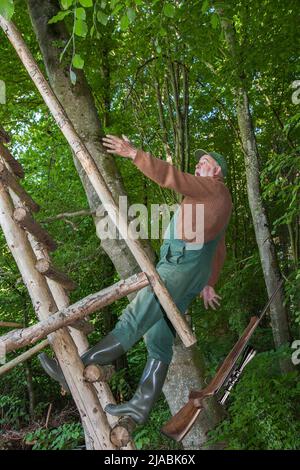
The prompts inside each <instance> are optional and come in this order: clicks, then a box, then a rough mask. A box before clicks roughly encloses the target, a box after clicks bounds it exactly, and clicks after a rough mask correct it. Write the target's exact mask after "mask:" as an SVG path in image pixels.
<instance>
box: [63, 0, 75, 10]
mask: <svg viewBox="0 0 300 470" xmlns="http://www.w3.org/2000/svg"><path fill="white" fill-rule="evenodd" d="M72 4H73V0H61V6H62V8H63V9H64V10H67V9H68V8H70V6H71V5H72Z"/></svg>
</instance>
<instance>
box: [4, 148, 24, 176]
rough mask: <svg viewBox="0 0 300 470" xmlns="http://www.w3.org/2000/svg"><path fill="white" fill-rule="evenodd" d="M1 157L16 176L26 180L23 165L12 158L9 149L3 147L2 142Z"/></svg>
mask: <svg viewBox="0 0 300 470" xmlns="http://www.w3.org/2000/svg"><path fill="white" fill-rule="evenodd" d="M0 155H1V157H2V158H4V160H5V161H6V163H8V164H9V166H10V168H11V170H12V172H13V173H14V174H15V175H17V176H18V177H19V178H24V175H25V173H24V170H23V167H22V165H21V164H20V163H19V162H18V161H17V160H16V159H15V158H14V157H13V156H12V154H11V153H10V151H9V150H8V148H6V147H5V145H3V144H2V143H1V142H0Z"/></svg>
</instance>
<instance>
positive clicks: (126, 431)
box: [110, 416, 136, 447]
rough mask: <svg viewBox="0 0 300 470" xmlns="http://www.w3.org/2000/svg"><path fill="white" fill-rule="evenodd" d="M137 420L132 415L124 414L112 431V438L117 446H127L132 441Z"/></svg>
mask: <svg viewBox="0 0 300 470" xmlns="http://www.w3.org/2000/svg"><path fill="white" fill-rule="evenodd" d="M135 427H136V422H135V421H134V420H133V419H132V418H131V417H130V416H122V418H120V419H119V421H118V423H117V424H116V426H114V427H113V428H112V430H111V432H110V440H111V442H112V444H114V445H115V446H116V447H125V446H127V444H129V442H130V441H132V437H131V434H132V432H133V430H134V429H135Z"/></svg>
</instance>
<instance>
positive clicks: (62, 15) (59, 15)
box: [48, 10, 71, 24]
mask: <svg viewBox="0 0 300 470" xmlns="http://www.w3.org/2000/svg"><path fill="white" fill-rule="evenodd" d="M70 13H71V10H67V11H59V12H58V13H57V15H55V16H53V17H52V18H50V20H49V21H48V23H49V24H52V23H57V22H58V21H62V20H63V19H64V18H65V17H66V16H67V15H69V14H70Z"/></svg>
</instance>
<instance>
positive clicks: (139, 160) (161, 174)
mask: <svg viewBox="0 0 300 470" xmlns="http://www.w3.org/2000/svg"><path fill="white" fill-rule="evenodd" d="M133 163H134V164H135V165H136V166H137V168H139V170H141V171H142V172H143V173H144V175H146V176H148V178H150V179H151V180H152V181H155V183H157V184H159V185H160V186H162V187H163V188H169V189H173V190H174V191H177V192H178V193H180V194H183V195H184V196H190V197H195V198H201V197H206V196H207V195H208V194H213V193H214V187H215V182H216V178H214V177H212V176H206V177H204V176H194V175H191V174H190V173H184V172H183V171H180V170H178V169H177V168H175V167H174V166H173V165H171V164H170V163H168V162H165V161H164V160H160V159H159V158H155V157H153V156H152V155H150V153H147V152H144V151H143V150H138V151H137V154H136V156H135V158H134V159H133Z"/></svg>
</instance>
